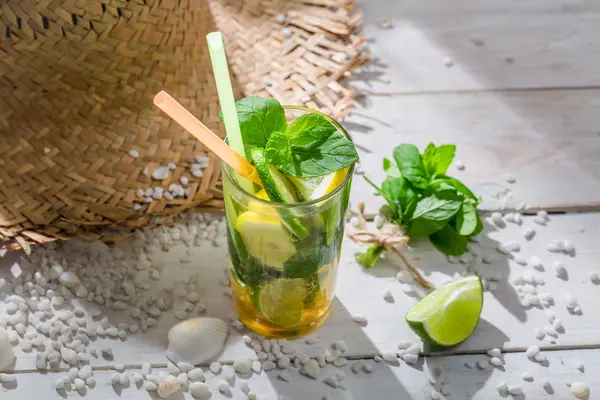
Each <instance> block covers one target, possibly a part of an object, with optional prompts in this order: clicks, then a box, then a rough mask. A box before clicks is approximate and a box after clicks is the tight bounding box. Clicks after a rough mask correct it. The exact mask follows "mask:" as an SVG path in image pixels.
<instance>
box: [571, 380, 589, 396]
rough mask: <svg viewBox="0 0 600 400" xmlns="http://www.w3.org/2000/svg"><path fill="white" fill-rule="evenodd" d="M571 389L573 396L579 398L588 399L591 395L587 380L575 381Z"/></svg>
mask: <svg viewBox="0 0 600 400" xmlns="http://www.w3.org/2000/svg"><path fill="white" fill-rule="evenodd" d="M569 389H570V390H571V393H573V396H575V397H577V398H578V399H587V398H588V397H589V395H590V389H589V388H588V385H587V384H586V383H585V382H581V381H577V382H573V383H572V384H571V387H570V388H569Z"/></svg>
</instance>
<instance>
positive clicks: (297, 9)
mask: <svg viewBox="0 0 600 400" xmlns="http://www.w3.org/2000/svg"><path fill="white" fill-rule="evenodd" d="M352 6H353V5H352V4H351V2H349V1H346V0H343V1H342V0H337V1H336V0H307V1H300V0H285V1H257V0H247V1H244V0H236V1H233V0H232V1H228V0H54V1H49V0H4V1H2V2H1V4H0V31H1V32H3V33H4V35H3V37H2V38H1V39H0V242H2V243H3V244H4V245H9V246H13V247H15V246H21V247H25V248H27V247H28V246H29V243H43V242H47V241H52V240H56V239H79V240H98V239H100V240H103V241H105V242H109V243H110V242H115V241H117V240H120V239H122V238H123V237H126V236H127V235H128V234H130V233H131V232H132V231H133V230H134V229H136V228H139V227H144V226H152V225H156V224H160V223H165V222H168V221H169V220H170V218H171V217H173V216H175V215H177V214H179V213H180V212H182V211H184V210H188V209H190V208H195V209H201V210H207V209H220V208H222V198H221V195H220V190H219V185H220V169H219V163H218V160H217V159H216V157H214V155H212V154H211V153H209V152H208V151H207V150H206V148H204V146H203V145H202V144H201V143H198V142H197V141H196V140H195V139H193V138H192V137H191V136H189V135H188V134H187V133H186V132H184V131H183V130H182V129H181V128H180V127H179V126H177V125H176V124H175V123H173V122H172V121H171V120H170V119H169V118H168V117H166V116H165V115H164V114H161V113H160V112H159V111H158V110H157V109H156V108H155V107H153V105H152V98H153V97H154V95H155V94H156V93H157V92H158V91H160V90H162V89H165V90H166V91H167V92H169V93H170V94H171V95H173V97H175V98H176V99H177V100H178V101H180V102H181V103H182V104H183V105H184V106H185V107H186V108H188V109H189V110H190V111H191V112H192V113H193V114H194V115H196V116H197V117H198V118H199V119H201V120H202V121H203V122H204V123H205V124H206V125H207V126H208V127H209V128H211V129H213V130H214V131H215V132H217V133H218V134H219V135H221V136H223V135H224V130H223V127H222V125H221V124H220V122H219V120H218V112H219V104H218V97H217V94H216V89H215V84H214V80H213V77H212V71H211V66H210V59H209V56H208V49H207V47H206V41H205V36H206V34H207V33H209V32H211V31H215V30H221V31H222V32H223V33H224V35H225V38H226V46H227V52H228V58H229V62H230V64H231V68H232V72H233V78H232V80H233V84H234V88H235V91H236V98H240V97H242V96H244V95H261V96H274V97H277V98H278V99H280V100H281V101H282V102H285V103H288V104H289V103H293V104H305V105H307V106H309V107H312V108H317V109H320V110H323V111H325V112H327V113H329V114H331V115H333V116H335V117H341V116H343V115H345V114H346V113H347V112H348V111H349V109H350V106H351V104H352V100H353V94H352V92H351V91H350V90H349V89H347V88H345V87H344V86H343V85H341V84H340V83H339V82H338V81H339V80H340V78H342V77H343V76H344V75H345V74H346V75H347V74H348V71H350V70H351V69H352V68H354V67H355V66H357V65H359V64H361V63H362V62H364V61H365V59H366V56H365V55H364V53H363V51H362V50H361V46H360V45H361V43H362V39H361V38H360V37H359V36H357V35H356V34H355V32H356V29H357V28H358V26H359V24H360V15H359V14H353V13H352V12H351V8H352ZM205 157H208V163H205ZM198 163H200V164H202V165H200V164H198ZM167 165H168V166H169V167H170V168H171V169H169V170H168V175H167V177H166V178H164V179H153V177H152V174H153V172H155V171H156V170H157V168H159V167H161V169H163V168H162V167H164V169H166V167H167ZM199 166H201V167H202V169H201V171H202V173H201V174H198V172H197V171H198V168H197V167H199ZM195 167H196V173H195V174H192V173H191V172H192V171H193V170H194V168H195ZM194 175H195V176H194ZM199 175H202V176H199ZM182 178H183V179H182ZM182 180H183V182H182ZM183 183H185V184H183ZM173 185H181V188H180V190H179V191H180V193H176V192H177V190H175V189H177V188H175V189H172V188H173ZM157 187H160V188H161V190H162V191H164V193H167V192H168V193H169V195H163V196H160V195H159V196H156V192H157V190H154V192H155V193H154V198H152V197H151V196H147V195H146V193H145V194H144V195H143V196H139V194H140V192H141V191H144V192H146V191H147V190H148V188H157ZM170 189H172V190H171V191H169V190H170ZM159 191H160V190H159ZM170 193H173V195H171V194H170Z"/></svg>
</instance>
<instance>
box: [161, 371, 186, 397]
mask: <svg viewBox="0 0 600 400" xmlns="http://www.w3.org/2000/svg"><path fill="white" fill-rule="evenodd" d="M180 389H181V382H179V379H177V378H175V377H174V376H172V375H169V376H167V378H166V379H165V380H164V381H162V382H161V383H160V384H159V385H158V388H157V389H156V390H157V392H158V396H159V397H160V398H161V399H166V398H167V397H169V396H171V395H172V394H173V393H175V392H178V391H179V390H180Z"/></svg>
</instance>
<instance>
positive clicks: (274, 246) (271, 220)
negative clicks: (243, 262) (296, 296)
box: [235, 211, 296, 270]
mask: <svg viewBox="0 0 600 400" xmlns="http://www.w3.org/2000/svg"><path fill="white" fill-rule="evenodd" d="M235 230H236V231H238V232H239V234H240V237H241V238H242V242H243V243H244V247H246V250H247V251H248V254H249V255H251V256H252V257H254V258H256V259H257V260H258V261H260V263H261V264H263V265H265V266H267V267H272V268H276V269H279V270H283V264H284V263H285V262H286V261H287V260H289V259H290V258H292V256H293V255H294V254H295V253H296V247H295V246H294V243H293V241H292V238H291V237H290V235H289V234H288V232H287V231H286V230H285V228H284V227H283V226H282V225H281V220H280V219H279V218H278V217H271V216H268V215H263V214H258V213H256V212H254V211H246V212H244V213H242V214H240V216H239V217H238V219H237V222H236V225H235Z"/></svg>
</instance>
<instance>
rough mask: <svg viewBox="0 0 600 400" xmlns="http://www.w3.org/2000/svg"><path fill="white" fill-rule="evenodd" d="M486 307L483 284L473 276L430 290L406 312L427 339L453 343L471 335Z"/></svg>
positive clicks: (438, 344)
mask: <svg viewBox="0 0 600 400" xmlns="http://www.w3.org/2000/svg"><path fill="white" fill-rule="evenodd" d="M482 307H483V285H482V284H481V281H480V280H479V278H478V277H477V276H469V277H466V278H463V279H461V280H458V281H455V282H451V283H448V284H446V285H444V286H442V287H440V288H438V289H437V290H435V291H434V292H432V293H430V294H428V295H427V296H426V297H425V298H423V300H421V301H420V302H418V303H417V304H415V306H414V307H413V308H411V310H410V311H409V312H408V313H407V314H406V322H407V323H408V325H409V326H410V328H411V329H412V330H413V331H414V332H415V333H416V334H417V335H419V336H420V337H421V338H422V339H423V340H424V341H426V342H427V343H430V344H434V345H437V346H442V347H449V346H454V345H456V344H458V343H460V342H462V341H463V340H465V339H466V338H468V337H469V335H471V333H472V332H473V330H474V329H475V327H476V326H477V322H478V321H479V316H480V314H481V308H482Z"/></svg>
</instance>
